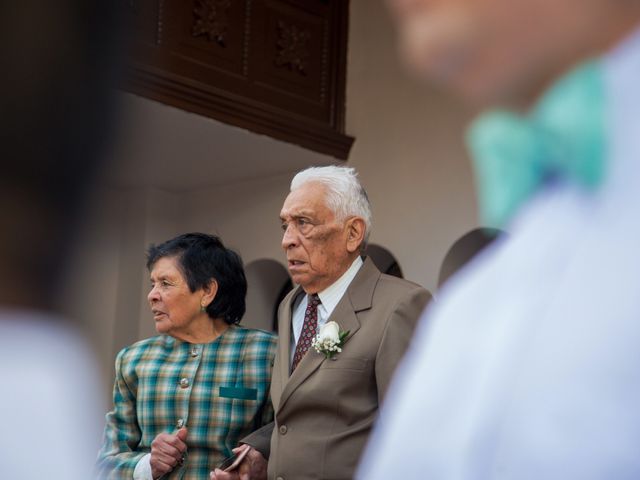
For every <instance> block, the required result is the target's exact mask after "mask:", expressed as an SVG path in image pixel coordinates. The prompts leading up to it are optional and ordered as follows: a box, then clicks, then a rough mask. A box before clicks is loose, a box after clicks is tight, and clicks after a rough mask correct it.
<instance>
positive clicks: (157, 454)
mask: <svg viewBox="0 0 640 480" xmlns="http://www.w3.org/2000/svg"><path fill="white" fill-rule="evenodd" d="M186 440H187V429H186V428H185V427H183V428H181V429H180V430H178V431H177V432H176V433H175V435H172V434H170V433H161V434H160V435H158V436H157V437H156V438H154V439H153V442H151V460H150V463H151V475H152V476H153V478H154V479H155V478H160V477H162V475H165V474H167V473H169V472H170V471H171V470H173V469H174V468H175V466H176V465H178V464H181V463H182V461H183V460H184V454H185V452H186V451H187V444H186V443H185V442H186Z"/></svg>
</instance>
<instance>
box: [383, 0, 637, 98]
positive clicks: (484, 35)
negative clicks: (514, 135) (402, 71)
mask: <svg viewBox="0 0 640 480" xmlns="http://www.w3.org/2000/svg"><path fill="white" fill-rule="evenodd" d="M387 3H388V4H389V5H390V7H391V11H392V13H393V16H394V18H395V20H396V22H397V24H398V27H399V34H400V43H401V50H402V53H403V57H404V59H405V60H406V62H407V63H408V64H409V65H410V67H411V68H412V69H413V70H414V71H415V72H417V73H419V74H420V75H423V76H427V77H430V78H431V79H434V80H436V81H439V82H441V83H444V84H445V85H447V86H449V87H451V88H453V89H454V90H457V91H458V92H460V93H462V94H463V95H465V96H467V97H470V98H471V99H473V100H475V101H477V102H480V103H485V102H491V103H507V104H515V105H521V104H527V103H530V102H531V101H532V100H533V99H535V97H536V96H537V95H538V94H539V93H540V92H541V91H542V90H543V89H544V88H545V87H546V86H547V85H548V83H549V82H551V81H552V80H553V79H554V78H555V77H556V76H558V75H559V74H561V73H562V72H564V71H565V70H567V69H568V68H570V67H571V66H572V65H573V64H574V63H575V62H577V61H579V60H581V59H583V58H585V57H588V56H592V55H596V54H599V53H601V52H602V51H603V50H605V49H607V48H609V47H610V46H611V45H612V44H614V43H615V42H617V41H619V40H620V38H621V37H622V36H623V35H625V34H626V33H627V32H628V31H629V30H630V29H632V28H633V27H634V26H635V25H636V24H637V23H638V20H639V18H640V11H639V10H640V8H639V7H640V5H639V2H637V1H634V0H387Z"/></svg>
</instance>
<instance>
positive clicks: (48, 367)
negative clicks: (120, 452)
mask: <svg viewBox="0 0 640 480" xmlns="http://www.w3.org/2000/svg"><path fill="white" fill-rule="evenodd" d="M0 378H2V395H1V396H0V412H2V427H3V429H4V430H3V432H4V434H3V435H2V436H1V437H0V459H1V461H0V478H3V479H11V480H33V479H42V478H48V479H52V480H87V479H89V478H95V474H94V463H95V459H96V455H97V452H98V449H99V447H100V437H101V430H102V429H101V424H102V419H103V418H104V408H103V402H102V401H101V399H102V396H103V392H102V389H101V382H100V375H99V373H98V370H97V368H96V363H95V359H94V358H93V355H92V354H91V352H90V350H89V348H88V347H87V345H86V344H85V342H84V341H83V339H82V338H80V336H78V335H77V334H75V333H74V332H73V331H72V330H71V329H69V328H68V327H67V326H66V325H65V322H64V321H63V320H62V319H61V318H58V317H55V316H51V315H49V314H46V313H41V312H36V311H30V310H9V309H0Z"/></svg>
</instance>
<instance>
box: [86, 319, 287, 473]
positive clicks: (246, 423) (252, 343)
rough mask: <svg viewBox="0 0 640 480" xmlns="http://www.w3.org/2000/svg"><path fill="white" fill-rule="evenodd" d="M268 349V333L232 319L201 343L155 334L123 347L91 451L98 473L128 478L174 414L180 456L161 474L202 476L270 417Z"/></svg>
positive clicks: (170, 426)
mask: <svg viewBox="0 0 640 480" xmlns="http://www.w3.org/2000/svg"><path fill="white" fill-rule="evenodd" d="M194 349H195V350H194ZM275 349H276V337H275V335H273V334H271V333H267V332H263V331H260V330H250V329H246V328H242V327H239V326H235V325H232V326H230V327H229V329H228V330H227V331H226V332H225V333H224V334H223V335H222V336H220V337H218V339H216V340H215V341H214V342H211V343H208V344H190V343H187V342H182V341H180V340H177V339H175V338H173V337H169V336H166V335H160V336H157V337H152V338H149V339H146V340H142V341H140V342H138V343H135V344H133V345H131V346H130V347H126V348H125V349H123V350H122V351H121V352H120V353H119V354H118V356H117V358H116V380H115V384H114V387H113V404H114V409H113V410H112V411H111V412H109V413H108V414H107V415H106V426H105V432H104V444H103V447H102V449H101V450H100V453H99V455H98V470H99V472H100V474H101V475H102V477H101V478H113V479H131V478H133V471H134V469H135V467H136V464H137V463H138V461H139V460H140V459H141V458H142V457H143V456H144V455H145V454H147V453H149V452H150V451H151V442H152V441H153V439H154V438H155V437H156V436H157V435H158V434H160V433H162V432H171V433H174V432H175V431H176V430H177V427H178V422H179V420H180V419H182V420H183V421H184V423H185V426H186V427H187V429H188V435H187V448H188V450H187V458H186V461H185V463H184V465H183V466H182V467H178V468H176V469H175V470H174V471H173V472H172V473H171V474H170V475H167V476H165V477H163V478H167V479H184V480H190V479H207V478H209V472H210V471H211V470H212V469H213V467H215V466H216V465H218V464H219V463H220V462H221V461H222V460H223V459H224V458H225V457H227V456H229V455H230V454H231V449H232V448H234V447H236V446H237V444H238V440H239V439H240V438H242V437H244V436H245V435H247V434H249V433H251V432H252V431H254V430H255V429H257V428H259V427H261V426H262V425H264V424H266V423H269V422H270V421H271V420H272V419H273V407H272V406H271V399H270V397H269V385H270V383H271V368H272V366H273V358H274V355H275Z"/></svg>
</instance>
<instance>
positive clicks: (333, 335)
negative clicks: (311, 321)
mask: <svg viewBox="0 0 640 480" xmlns="http://www.w3.org/2000/svg"><path fill="white" fill-rule="evenodd" d="M318 341H319V342H320V343H329V342H331V343H339V342H340V326H339V325H338V324H337V323H336V322H327V323H325V324H324V325H323V326H322V327H320V333H319V334H318Z"/></svg>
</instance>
